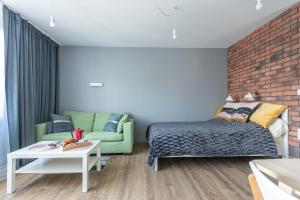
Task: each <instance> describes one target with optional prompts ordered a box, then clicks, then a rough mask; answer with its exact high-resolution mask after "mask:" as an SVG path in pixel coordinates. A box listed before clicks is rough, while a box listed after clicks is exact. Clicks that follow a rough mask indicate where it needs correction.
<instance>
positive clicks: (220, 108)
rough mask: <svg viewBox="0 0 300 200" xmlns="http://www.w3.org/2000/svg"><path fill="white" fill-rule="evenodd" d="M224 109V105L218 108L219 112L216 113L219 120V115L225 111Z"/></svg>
mask: <svg viewBox="0 0 300 200" xmlns="http://www.w3.org/2000/svg"><path fill="white" fill-rule="evenodd" d="M223 107H224V105H222V106H220V107H219V108H218V110H217V111H216V113H215V118H218V117H219V114H220V112H221V111H222V110H223Z"/></svg>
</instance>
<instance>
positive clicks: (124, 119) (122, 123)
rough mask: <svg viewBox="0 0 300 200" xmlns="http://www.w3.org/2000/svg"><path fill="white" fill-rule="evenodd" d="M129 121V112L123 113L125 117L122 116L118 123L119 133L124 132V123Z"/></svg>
mask: <svg viewBox="0 0 300 200" xmlns="http://www.w3.org/2000/svg"><path fill="white" fill-rule="evenodd" d="M127 121H128V114H127V113H125V114H124V115H123V117H122V118H121V120H120V121H119V123H118V127H117V133H122V132H123V125H124V123H125V122H127Z"/></svg>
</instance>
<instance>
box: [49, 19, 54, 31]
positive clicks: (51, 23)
mask: <svg viewBox="0 0 300 200" xmlns="http://www.w3.org/2000/svg"><path fill="white" fill-rule="evenodd" d="M49 26H50V27H52V28H54V27H55V21H54V17H53V16H51V17H50V22H49Z"/></svg>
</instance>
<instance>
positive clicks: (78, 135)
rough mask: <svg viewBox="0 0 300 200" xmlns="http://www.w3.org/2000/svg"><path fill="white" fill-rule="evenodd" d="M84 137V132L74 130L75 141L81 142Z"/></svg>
mask: <svg viewBox="0 0 300 200" xmlns="http://www.w3.org/2000/svg"><path fill="white" fill-rule="evenodd" d="M82 137H83V130H82V129H80V128H77V129H75V130H74V139H75V140H77V141H78V140H81V139H82Z"/></svg>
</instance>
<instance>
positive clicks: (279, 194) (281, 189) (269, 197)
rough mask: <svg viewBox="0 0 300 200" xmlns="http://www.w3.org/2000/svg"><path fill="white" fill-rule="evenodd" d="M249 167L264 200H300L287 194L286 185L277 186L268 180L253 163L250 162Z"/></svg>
mask: <svg viewBox="0 0 300 200" xmlns="http://www.w3.org/2000/svg"><path fill="white" fill-rule="evenodd" d="M249 165H250V167H251V170H252V172H253V175H254V177H255V180H256V182H257V184H258V186H259V189H260V191H261V193H262V196H263V198H264V200H274V199H282V200H283V199H284V200H298V199H297V198H296V197H294V196H292V195H291V194H289V193H287V192H286V186H285V185H284V184H282V183H280V182H279V183H278V186H277V185H276V184H275V183H273V182H272V181H271V180H270V179H268V178H267V177H266V176H265V175H264V174H263V173H262V172H261V171H259V169H258V168H257V167H256V165H255V163H254V162H253V161H250V162H249Z"/></svg>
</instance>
